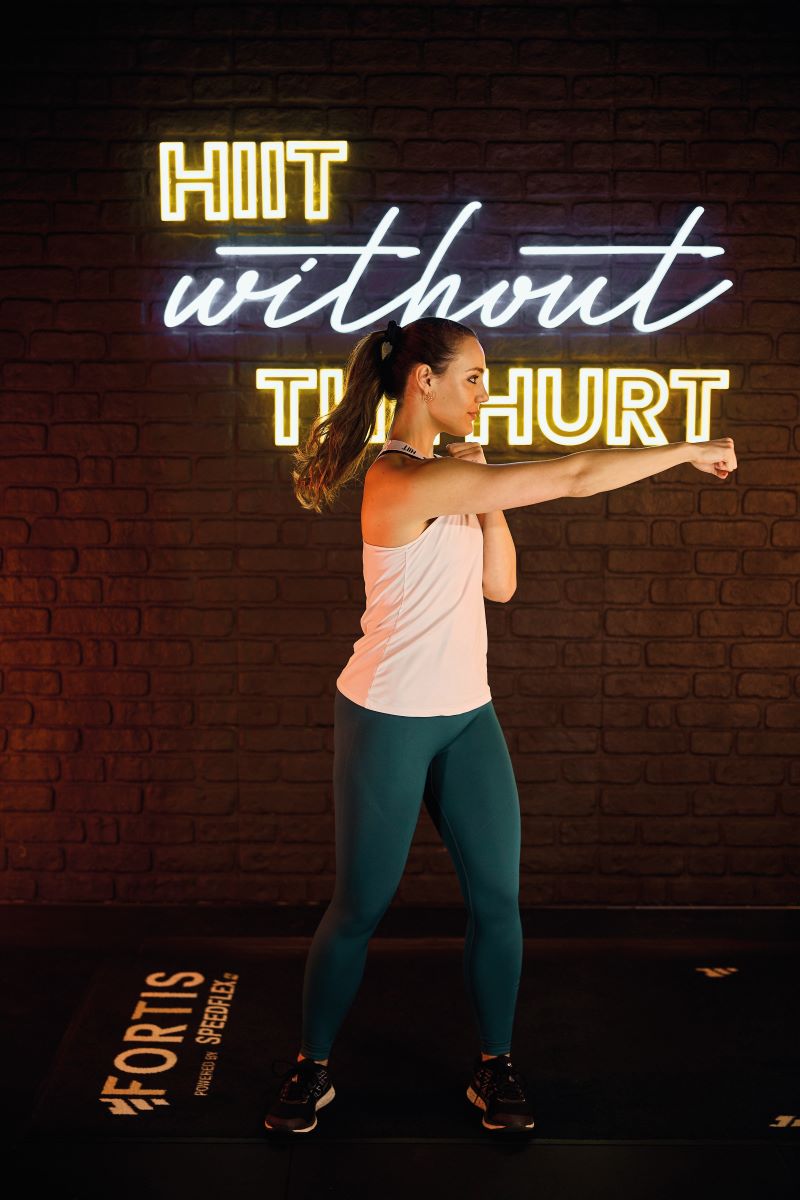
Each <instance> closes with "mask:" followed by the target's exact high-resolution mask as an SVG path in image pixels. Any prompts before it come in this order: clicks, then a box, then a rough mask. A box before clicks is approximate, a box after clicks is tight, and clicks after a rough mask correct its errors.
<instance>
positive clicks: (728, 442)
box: [688, 437, 737, 479]
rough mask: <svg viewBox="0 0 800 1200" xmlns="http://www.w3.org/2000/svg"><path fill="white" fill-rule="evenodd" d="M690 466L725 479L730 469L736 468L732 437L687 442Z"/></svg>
mask: <svg viewBox="0 0 800 1200" xmlns="http://www.w3.org/2000/svg"><path fill="white" fill-rule="evenodd" d="M688 444H689V446H690V447H691V450H692V457H691V458H690V459H689V461H690V462H691V464H692V466H694V467H697V469H698V471H705V472H706V473H707V474H708V475H716V477H717V479H727V478H728V475H729V474H730V472H731V471H735V470H736V466H737V463H736V455H735V453H734V450H733V438H729V437H724V438H715V439H714V440H713V441H711V442H689V443H688Z"/></svg>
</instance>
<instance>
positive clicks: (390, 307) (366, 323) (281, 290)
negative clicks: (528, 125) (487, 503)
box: [164, 200, 733, 333]
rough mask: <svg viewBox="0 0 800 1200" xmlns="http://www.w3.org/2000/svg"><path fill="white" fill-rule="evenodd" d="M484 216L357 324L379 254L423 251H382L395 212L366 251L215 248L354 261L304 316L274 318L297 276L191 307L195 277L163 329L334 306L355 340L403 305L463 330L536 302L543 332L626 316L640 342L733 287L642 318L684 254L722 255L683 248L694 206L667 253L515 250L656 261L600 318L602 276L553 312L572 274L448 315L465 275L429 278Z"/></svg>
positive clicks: (518, 286)
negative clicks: (251, 306)
mask: <svg viewBox="0 0 800 1200" xmlns="http://www.w3.org/2000/svg"><path fill="white" fill-rule="evenodd" d="M480 207H481V203H480V201H479V200H473V201H471V202H470V203H469V204H466V205H465V206H464V208H463V209H462V210H461V212H460V213H459V214H458V216H457V217H456V218H455V220H454V221H453V223H452V225H451V226H450V228H449V229H448V230H447V231H446V233H445V234H444V235H443V237H442V239H441V241H440V242H439V244H438V246H437V247H436V249H435V251H434V253H433V255H432V256H431V259H430V261H429V262H428V264H427V266H426V267H425V270H424V271H423V273H422V275H421V276H420V278H419V279H418V280H417V281H416V283H414V284H412V286H411V287H410V288H408V289H407V290H406V291H404V292H401V293H400V295H398V296H394V297H392V298H391V299H390V300H387V301H386V303H385V304H383V305H382V306H381V307H380V308H376V309H373V310H372V311H371V312H368V313H365V314H364V315H363V316H360V317H358V318H353V319H351V320H347V319H346V318H345V309H346V307H347V304H348V301H349V300H350V299H351V298H352V296H353V293H354V291H355V289H356V287H357V285H358V282H359V280H360V279H361V277H362V275H363V274H364V272H365V271H366V269H367V267H368V266H369V263H370V261H371V259H372V258H373V257H374V256H375V255H380V254H389V255H393V256H395V257H398V258H410V257H413V256H414V255H417V254H419V253H420V251H419V249H418V248H417V247H414V246H384V245H381V242H382V239H383V236H384V234H385V233H386V231H387V230H388V228H389V226H390V225H391V223H392V222H393V221H394V219H395V217H396V216H397V214H398V212H399V211H400V210H399V208H398V207H397V206H396V205H395V206H393V207H392V208H390V209H389V210H388V211H387V212H386V214H385V216H384V217H383V219H382V220H381V221H380V223H379V224H378V226H377V228H376V229H375V231H374V233H373V234H372V236H371V237H370V238H369V239H368V241H367V242H366V244H365V245H363V246H337V245H322V246H316V245H306V246H303V245H287V246H276V245H266V246H265V245H261V246H252V245H230V246H218V247H217V254H219V255H220V256H222V257H234V256H235V257H264V256H275V255H289V256H298V255H303V256H304V261H303V262H302V263H301V264H300V271H301V272H303V273H307V272H309V271H313V270H314V268H315V267H316V265H317V256H320V255H342V256H345V257H346V256H353V255H355V256H356V261H355V263H354V264H353V267H352V269H351V271H350V273H349V275H348V276H347V278H346V279H345V280H344V281H343V282H342V283H340V284H338V285H337V286H336V287H334V288H332V289H331V290H330V291H328V292H326V293H325V294H324V295H321V296H318V297H317V298H316V299H315V300H313V301H311V303H309V304H306V305H305V306H304V307H302V308H298V309H295V310H294V311H293V312H281V311H280V310H281V309H282V307H283V306H284V305H285V304H286V303H287V301H288V299H289V297H290V295H291V293H292V292H293V291H294V289H295V288H296V287H297V285H298V284H299V283H300V282H301V280H302V278H303V276H302V275H301V274H299V273H295V274H292V275H290V276H289V277H288V278H286V279H284V280H282V281H280V282H279V283H276V284H274V285H273V286H271V287H266V288H259V287H258V282H259V275H258V271H256V270H247V271H243V272H241V274H240V275H239V276H238V278H237V280H236V283H235V285H234V286H233V292H232V294H231V295H228V296H227V298H226V297H225V296H224V290H225V288H226V286H228V288H229V285H226V281H225V280H224V279H222V278H220V277H219V276H217V277H215V278H214V279H212V280H211V281H210V282H209V283H207V284H206V285H205V286H204V287H203V289H202V290H201V291H200V293H199V294H198V295H195V296H193V297H191V298H189V292H190V290H191V289H193V288H194V287H195V278H194V276H193V275H184V276H182V277H181V279H179V281H178V283H177V284H176V285H175V287H174V289H173V291H172V294H171V296H170V298H169V300H168V301H167V305H166V309H165V312H164V324H165V325H167V327H168V328H173V327H174V326H176V325H181V324H183V322H184V321H187V320H189V318H190V317H192V316H196V317H197V320H198V321H199V322H200V324H201V325H221V324H222V323H223V322H225V321H227V320H229V319H230V318H231V317H232V316H233V315H234V313H235V312H236V311H237V309H239V308H240V307H241V306H242V305H243V304H245V303H250V302H262V303H264V302H266V308H265V311H264V324H265V325H267V326H269V327H270V328H272V329H281V328H283V327H284V326H287V325H294V324H295V323H296V322H298V321H302V320H304V319H305V318H307V317H309V316H311V315H312V314H313V313H316V312H319V311H320V310H322V309H324V308H326V307H328V306H331V314H330V326H331V329H335V330H337V331H338V332H340V333H352V332H354V331H356V330H359V329H364V328H365V327H374V326H375V325H379V324H380V323H381V322H382V321H383V320H384V318H385V317H386V316H387V315H388V314H389V313H394V312H396V311H397V310H398V309H400V308H401V306H402V305H405V308H403V310H402V315H401V316H400V317H399V318H397V319H398V321H399V324H401V325H407V324H408V323H409V322H410V321H414V320H416V319H417V318H418V317H420V316H422V315H423V314H425V312H426V311H427V310H428V309H429V308H430V307H431V306H432V305H433V304H434V302H435V301H436V300H437V298H438V307H437V308H436V309H435V311H434V313H433V314H432V315H434V316H438V317H450V318H451V319H452V320H455V321H462V320H464V319H465V318H466V317H468V316H470V314H472V313H478V314H479V317H480V321H481V323H482V324H483V325H484V326H487V327H490V328H494V327H496V326H498V325H504V324H505V323H506V322H507V321H509V320H511V318H512V317H514V316H515V315H516V313H517V312H518V311H519V310H520V309H521V308H522V307H523V305H525V304H527V303H528V302H530V301H533V300H541V301H542V304H541V307H540V309H539V314H538V322H539V324H540V325H541V326H542V327H543V328H545V329H554V328H556V327H557V326H559V325H562V324H563V323H564V322H565V321H567V320H568V319H569V318H570V317H572V316H574V315H576V316H578V317H579V319H580V320H581V321H582V322H583V323H584V324H585V325H603V324H606V323H607V322H609V321H612V320H614V319H615V318H616V317H619V316H621V315H622V314H623V313H626V312H628V311H629V310H631V309H632V310H633V315H632V317H631V323H632V325H633V327H634V329H636V330H638V331H639V332H640V333H650V332H652V331H654V330H657V329H664V328H665V327H666V326H668V325H674V324H675V323H676V322H677V321H680V320H682V319H683V318H684V317H687V316H689V314H690V313H693V312H695V311H696V310H697V309H699V308H702V307H704V305H706V304H709V303H710V302H711V301H712V300H714V299H715V298H716V297H717V296H719V295H721V294H722V293H723V292H725V291H727V290H728V288H730V287H732V286H733V284H732V281H731V280H722V281H721V282H719V283H717V284H715V285H714V286H713V287H712V288H710V289H709V290H708V291H706V292H703V294H702V295H700V296H698V297H696V299H694V300H691V301H690V302H689V303H688V304H684V305H683V306H682V307H681V308H678V309H676V310H675V311H674V312H671V313H668V314H667V315H666V316H662V317H660V318H659V319H657V320H652V321H649V320H648V319H647V315H648V309H649V307H650V305H651V304H652V302H653V300H654V298H655V296H656V293H657V291H658V288H659V286H660V285H661V283H662V282H663V281H664V279H665V278H666V276H667V273H668V272H669V269H670V267H671V266H672V265H673V263H674V262H675V260H676V259H677V258H679V257H681V256H684V255H694V256H697V257H700V258H712V257H714V256H716V255H718V254H723V253H724V249H723V247H722V246H687V245H685V244H684V243H685V240H686V238H687V236H688V235H689V233H690V232H691V230H692V229H693V227H694V225H695V224H696V223H697V221H698V219H699V217H700V215H701V214H702V213H703V211H704V210H703V208H702V207H701V206H700V205H698V206H697V207H695V208H693V209H692V211H691V212H690V213H689V215H688V217H687V218H686V220H685V221H684V222H683V224H682V225H681V227H680V228H679V229H678V231H677V233H676V234H675V236H674V238H673V240H672V242H671V243H670V244H669V245H664V246H660V245H648V246H641V245H640V246H637V245H635V244H634V245H628V246H620V245H606V246H596V245H595V246H593V245H588V246H577V245H569V246H523V247H522V248H521V250H520V253H521V254H524V255H530V256H533V255H544V256H547V257H554V256H555V257H557V256H559V255H564V256H567V255H570V256H573V255H598V254H601V255H617V254H625V255H643V256H649V257H655V258H656V259H657V262H656V264H655V267H654V269H653V271H652V274H651V275H650V277H649V279H647V281H646V282H645V283H644V284H643V285H642V286H641V287H639V288H637V289H636V290H635V291H634V292H633V293H632V294H631V295H629V296H627V297H626V298H625V299H624V300H622V301H621V302H620V303H619V304H617V305H615V306H614V307H613V308H609V309H606V310H605V311H603V312H595V311H594V306H595V303H596V302H597V300H598V298H599V296H600V293H601V292H602V291H603V289H604V288H605V286H606V284H607V283H608V279H607V277H606V276H604V275H599V276H597V278H595V279H593V280H592V282H591V283H590V284H589V285H588V286H587V287H585V288H584V289H583V290H582V291H581V292H580V293H579V294H578V295H577V296H576V297H575V298H573V299H572V300H570V301H569V302H568V303H565V304H564V305H563V307H562V308H560V309H558V303H559V301H560V300H561V298H562V297H563V295H564V293H565V292H566V291H567V290H568V288H569V287H570V285H571V284H572V282H573V278H572V276H571V275H562V276H561V278H560V279H557V280H555V281H554V282H552V283H546V284H543V285H542V286H541V287H534V285H533V281H532V280H531V278H530V277H529V276H527V275H518V276H517V277H516V278H515V279H514V280H513V281H512V282H511V284H509V281H508V280H507V279H501V280H500V281H499V282H498V283H496V284H495V285H494V286H493V287H491V288H490V289H489V290H488V291H487V292H485V293H484V294H483V295H482V296H479V297H478V298H477V299H475V300H471V301H469V303H467V304H465V305H464V306H463V307H462V308H458V309H453V308H452V305H453V304H454V303H455V300H456V297H457V295H458V292H459V289H460V287H461V276H460V275H458V274H451V275H446V276H445V277H444V278H442V279H439V280H437V281H436V282H435V283H434V281H433V277H434V275H435V273H436V271H437V269H438V267H439V265H440V263H441V261H442V259H443V258H444V255H445V253H446V252H447V249H448V247H449V246H450V245H451V243H452V242H453V240H454V239H455V237H456V235H457V233H458V232H459V230H460V229H461V227H462V226H463V225H464V223H465V222H466V221H467V220H468V219H469V217H471V216H472V214H473V213H474V212H475V211H476V210H477V209H479V208H480ZM509 287H510V289H511V298H507V297H506V293H507V292H508V290H509ZM501 304H504V307H498V306H500V305H501ZM215 306H216V307H215Z"/></svg>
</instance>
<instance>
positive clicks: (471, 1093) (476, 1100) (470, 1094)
mask: <svg viewBox="0 0 800 1200" xmlns="http://www.w3.org/2000/svg"><path fill="white" fill-rule="evenodd" d="M467 1099H468V1100H469V1102H470V1104H474V1105H475V1107H476V1108H480V1109H483V1112H484V1113H485V1112H486V1101H485V1100H482V1099H481V1097H480V1096H479V1095H478V1093H477V1092H476V1091H475V1089H474V1088H473V1086H472V1084H470V1085H469V1087H468V1088H467ZM481 1124H482V1125H484V1126H485V1127H486V1128H487V1129H533V1128H534V1125H535V1122H534V1121H531V1122H530V1124H529V1125H492V1124H490V1123H489V1121H487V1120H486V1117H485V1116H484V1117H483V1118H482V1120H481Z"/></svg>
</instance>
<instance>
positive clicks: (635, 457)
mask: <svg viewBox="0 0 800 1200" xmlns="http://www.w3.org/2000/svg"><path fill="white" fill-rule="evenodd" d="M572 457H573V459H574V460H575V463H576V466H577V470H578V475H577V487H578V494H579V495H581V496H594V495H596V493H597V492H608V491H611V490H612V489H613V488H619V487H624V486H625V484H626V483H636V482H637V481H638V480H639V479H647V478H648V477H649V476H651V475H657V474H658V472H659V471H666V470H668V469H669V468H670V467H677V466H678V464H679V463H684V462H691V463H693V464H694V466H696V467H698V469H699V470H701V471H703V470H704V471H707V472H709V473H713V474H715V475H717V477H718V478H720V479H725V478H727V476H728V474H729V472H730V471H732V470H733V469H734V468H735V467H736V456H735V454H734V453H733V438H717V439H716V440H715V441H712V442H671V443H670V444H669V445H667V446H619V447H618V446H608V447H603V448H601V449H599V450H580V451H578V452H577V453H576V454H574V455H572Z"/></svg>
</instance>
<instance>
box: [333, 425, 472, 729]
mask: <svg viewBox="0 0 800 1200" xmlns="http://www.w3.org/2000/svg"><path fill="white" fill-rule="evenodd" d="M394 451H399V452H400V453H402V454H412V455H413V456H414V457H415V458H422V459H423V460H424V457H425V456H424V455H422V454H419V453H418V451H416V450H415V449H414V448H413V446H409V445H408V444H407V443H406V442H403V441H401V440H400V439H399V438H390V439H388V440H387V441H386V442H385V443H384V445H383V449H382V450H381V451H380V454H387V453H391V452H394ZM380 454H379V455H378V457H380ZM363 562H364V589H365V593H366V607H365V609H364V614H363V616H362V617H361V628H362V630H363V635H362V636H361V637H360V638H358V639H357V641H355V642H354V643H353V653H352V655H351V656H350V659H349V660H348V662H347V663H346V665H345V667H344V669H343V670H342V671H341V672H340V674H339V676H338V678H337V680H336V686H337V687H338V689H339V691H340V692H342V693H343V694H344V695H345V696H347V698H348V699H349V700H352V701H354V702H355V703H356V704H360V705H362V706H363V707H364V708H371V709H374V710H375V711H377V712H384V713H394V714H395V715H397V716H401V717H436V716H451V715H453V714H455V713H462V712H469V710H470V709H473V708H478V706H479V705H481V704H486V702H487V701H488V700H491V698H492V693H491V691H490V690H489V681H488V676H487V669H486V647H487V636H486V607H485V604H484V599H483V530H482V528H481V524H480V521H479V520H478V518H477V516H476V515H475V513H451V514H445V515H442V516H438V517H435V518H434V519H433V521H432V522H431V523H430V525H428V526H426V528H425V529H424V530H423V532H422V533H420V534H419V535H418V536H417V537H416V538H414V540H413V541H411V542H406V543H405V545H402V546H372V545H370V543H369V542H364V549H363Z"/></svg>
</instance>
